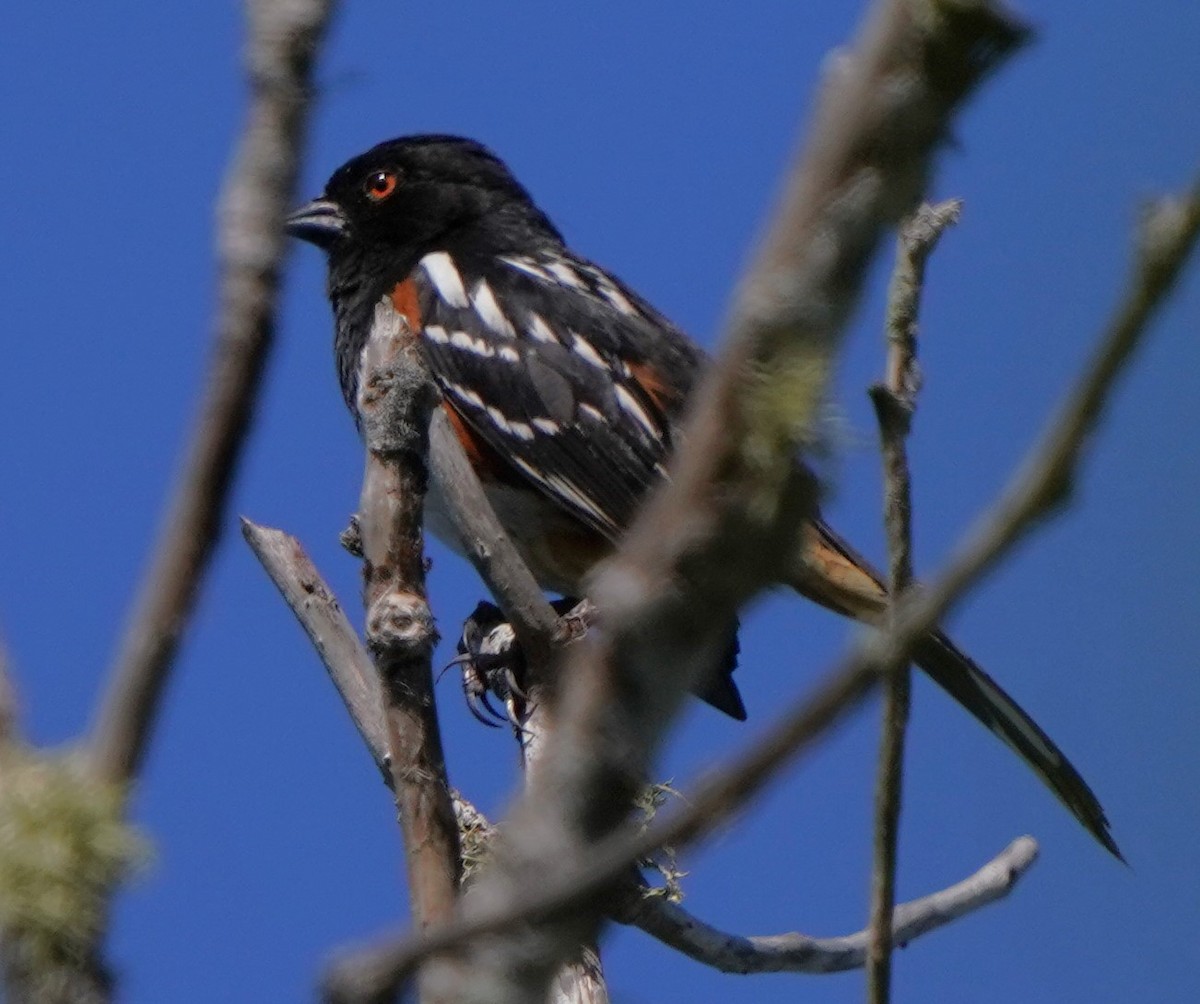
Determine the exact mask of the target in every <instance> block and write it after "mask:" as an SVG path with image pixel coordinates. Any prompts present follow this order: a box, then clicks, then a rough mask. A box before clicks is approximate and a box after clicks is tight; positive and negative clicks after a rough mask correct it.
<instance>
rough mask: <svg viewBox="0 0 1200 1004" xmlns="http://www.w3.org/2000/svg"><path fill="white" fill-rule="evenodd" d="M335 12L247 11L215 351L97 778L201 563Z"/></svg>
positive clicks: (145, 710) (220, 498)
mask: <svg viewBox="0 0 1200 1004" xmlns="http://www.w3.org/2000/svg"><path fill="white" fill-rule="evenodd" d="M333 7H334V3H333V0H250V2H249V4H248V9H249V14H250V41H249V45H248V47H247V55H246V61H247V63H248V66H249V73H250V84H251V90H252V93H251V101H250V108H249V112H248V114H247V120H246V125H245V127H244V130H243V134H242V138H241V140H240V143H239V146H238V149H237V152H236V153H235V154H234V157H233V161H232V163H231V165H230V167H229V173H228V176H227V178H226V181H225V187H224V191H223V193H222V196H221V203H220V207H219V209H218V214H217V215H218V245H219V247H220V278H219V289H218V294H217V297H218V305H217V316H216V321H215V330H216V338H215V344H214V346H213V355H212V362H211V364H210V367H211V368H210V370H209V375H208V382H207V385H206V388H205V390H204V395H203V399H202V400H201V403H200V407H199V410H198V413H197V416H196V420H195V425H194V426H193V429H192V438H191V442H190V443H189V444H188V446H187V448H186V450H185V451H184V455H183V458H182V468H181V473H180V475H179V481H178V483H177V485H176V487H175V494H174V498H173V499H172V501H171V503H170V506H169V508H168V510H167V515H166V518H165V519H164V521H163V524H162V529H161V530H160V532H159V538H158V544H157V546H156V550H155V553H154V556H153V558H152V559H151V563H150V568H149V570H148V571H147V573H146V575H145V577H144V578H143V580H142V585H141V588H140V590H139V593H138V599H137V601H136V603H135V605H134V607H133V610H132V613H131V616H130V619H129V624H128V627H127V628H126V631H125V634H124V636H123V638H122V640H121V644H120V648H119V650H118V653H117V656H116V658H115V659H114V661H113V666H112V669H111V672H110V674H109V680H108V683H107V687H106V690H105V693H104V696H103V698H102V699H101V703H100V707H99V711H98V713H97V716H96V720H95V723H94V725H93V732H92V739H91V747H92V760H93V764H94V767H95V769H96V772H97V773H98V774H99V775H100V776H101V777H103V778H104V779H105V780H108V781H113V782H127V781H129V780H130V779H132V778H133V777H134V776H135V775H136V774H137V772H138V768H139V767H140V765H141V762H142V759H143V758H144V757H145V754H146V749H147V747H148V746H149V743H150V738H151V732H152V729H153V725H154V720H155V717H156V715H157V712H158V708H159V705H160V702H161V699H162V696H163V692H164V688H165V686H166V682H167V677H168V675H169V673H170V669H171V665H172V663H173V662H174V659H175V654H176V652H177V650H178V648H179V640H180V638H181V636H182V634H183V631H184V628H185V626H186V624H187V621H188V618H189V617H190V616H191V613H192V609H193V607H194V605H195V601H196V597H197V595H198V593H199V589H200V583H201V580H202V579H203V576H204V573H205V571H206V570H207V568H208V565H209V562H210V561H211V559H212V555H213V552H214V550H215V548H216V543H217V539H218V537H219V535H220V531H221V528H222V523H223V520H224V515H225V508H226V503H227V501H228V498H229V493H230V489H231V487H232V484H233V478H234V474H235V473H236V470H237V464H238V461H239V459H240V457H241V452H242V446H243V444H244V443H245V441H246V437H247V434H248V432H249V429H250V423H251V419H252V417H253V411H254V403H255V400H256V397H257V394H258V388H259V386H260V384H261V383H262V375H263V372H264V369H265V367H266V362H267V356H268V353H269V350H270V347H271V343H272V341H273V337H274V330H275V301H276V296H277V293H278V289H279V276H280V266H281V264H282V261H283V254H284V249H285V245H284V234H283V218H284V215H285V213H286V212H287V210H288V208H289V206H290V204H291V202H292V201H293V197H294V189H295V186H296V178H297V175H298V173H299V162H300V151H301V149H302V147H303V145H304V138H305V135H306V133H307V128H308V119H309V108H310V104H311V100H310V95H311V91H312V71H313V66H314V65H315V62H316V56H317V52H318V50H319V48H320V43H321V41H322V40H323V38H324V35H325V29H326V27H327V25H328V23H329V19H330V15H331V12H332V10H333Z"/></svg>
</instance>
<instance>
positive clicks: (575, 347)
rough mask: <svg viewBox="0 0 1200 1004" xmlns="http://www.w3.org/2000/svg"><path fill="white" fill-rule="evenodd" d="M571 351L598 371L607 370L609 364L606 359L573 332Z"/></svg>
mask: <svg viewBox="0 0 1200 1004" xmlns="http://www.w3.org/2000/svg"><path fill="white" fill-rule="evenodd" d="M571 349H572V351H574V352H575V354H576V355H578V356H581V357H583V359H584V360H585V361H586V362H589V363H591V364H592V365H593V366H595V367H596V368H597V369H601V370H607V369H608V363H606V362H605V361H604V357H603V356H601V355H600V353H599V352H597V351H596V350H595V349H594V348H592V343H591V342H589V341H588V340H587V339H586V338H584V337H583V336H582V335H579V334H576V333H575V332H574V331H572V332H571Z"/></svg>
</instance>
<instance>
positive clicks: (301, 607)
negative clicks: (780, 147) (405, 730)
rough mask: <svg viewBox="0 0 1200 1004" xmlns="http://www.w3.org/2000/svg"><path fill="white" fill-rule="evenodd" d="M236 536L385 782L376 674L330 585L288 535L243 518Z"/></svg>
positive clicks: (385, 758)
mask: <svg viewBox="0 0 1200 1004" xmlns="http://www.w3.org/2000/svg"><path fill="white" fill-rule="evenodd" d="M242 536H243V537H245V538H246V543H247V544H249V545H250V549H251V550H252V551H254V554H255V556H256V557H257V558H258V560H259V561H260V562H261V563H262V566H263V568H264V569H265V570H266V573H267V574H268V575H269V576H270V577H271V581H272V582H274V583H275V586H276V588H278V590H279V592H280V593H281V594H282V595H283V598H284V600H285V601H286V602H287V605H288V606H289V607H290V608H291V610H292V613H294V614H295V615H296V619H297V620H298V621H299V622H300V626H301V627H303V628H304V631H305V633H306V634H307V635H308V637H309V640H310V641H311V642H312V644H313V648H314V649H316V652H317V655H318V656H320V658H321V662H322V663H324V665H325V668H326V669H327V670H328V671H329V678H330V679H331V680H332V681H333V685H334V686H335V687H336V688H337V691H338V693H339V694H340V695H341V698H342V701H343V703H344V704H345V705H346V710H347V711H348V712H349V713H350V720H351V721H352V722H354V727H355V728H356V729H357V730H358V734H359V735H360V736H361V737H362V740H363V742H364V743H366V745H367V750H368V751H369V752H370V754H371V758H372V759H373V760H374V761H375V764H376V766H378V767H379V770H380V772H381V773H382V774H383V777H384V780H385V781H386V783H387V784H389V785H390V784H391V783H392V776H391V772H390V771H389V769H388V752H387V733H386V731H385V729H384V724H383V714H382V708H383V697H382V695H381V693H380V688H379V677H378V676H377V675H376V673H375V664H374V663H373V662H372V661H371V655H370V653H369V652H368V651H367V650H366V648H365V647H364V646H363V643H362V642H361V641H360V640H359V637H358V633H357V632H356V631H355V630H354V628H353V627H352V626H351V624H350V621H349V620H348V619H347V618H346V614H345V612H344V611H343V610H342V606H341V604H340V603H338V601H337V597H335V596H334V595H333V590H332V589H330V588H329V585H328V584H327V583H326V582H325V580H324V579H323V578H322V577H321V573H320V572H318V571H317V568H316V566H315V565H314V564H313V563H312V559H311V558H309V556H308V554H307V553H306V552H305V550H304V547H303V545H302V544H301V543H300V541H298V540H297V539H296V538H295V537H293V536H292V535H291V534H289V533H284V532H283V531H282V530H274V529H272V528H271V527H267V526H259V525H258V524H257V523H253V522H251V521H250V520H248V519H246V518H245V517H243V518H242Z"/></svg>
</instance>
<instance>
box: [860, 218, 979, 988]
mask: <svg viewBox="0 0 1200 1004" xmlns="http://www.w3.org/2000/svg"><path fill="white" fill-rule="evenodd" d="M961 208H962V204H961V203H960V202H959V201H957V200H952V201H950V202H944V203H942V204H941V205H939V206H930V205H928V204H923V205H922V206H921V207H920V208H919V209H917V211H916V212H915V213H913V215H912V216H910V217H909V218H908V219H907V220H905V221H904V224H903V225H902V226H901V228H900V233H899V235H898V237H897V240H896V264H895V266H894V268H893V270H892V281H891V286H890V288H889V290H888V305H887V318H886V322H885V327H886V342H887V350H888V351H887V367H886V376H885V378H884V382H883V383H880V384H876V385H875V386H873V387H872V388H871V400H872V401H873V402H874V405H875V412H876V415H877V416H878V419H879V436H880V444H881V453H882V457H883V483H884V490H883V511H884V523H885V525H886V529H887V539H888V558H889V560H888V596H889V603H888V607H889V616H890V615H891V614H892V612H894V610H895V608H896V604H897V603H898V602H900V600H901V599H902V598H903V596H904V593H905V591H906V590H907V589H908V588H909V586H910V585H911V584H912V581H913V562H912V486H911V482H910V477H909V467H908V447H907V439H908V434H909V430H910V428H911V425H912V415H913V412H914V411H915V410H916V395H917V388H918V383H919V374H918V369H917V313H918V308H919V306H920V299H921V289H922V286H923V284H924V280H925V262H926V261H927V260H928V258H929V255H930V254H932V253H933V249H934V247H936V246H937V242H938V239H939V238H940V237H941V235H942V232H943V231H944V230H945V229H946V227H948V226H949V225H950V224H952V223H954V222H956V221H957V220H958V214H959V212H960V210H961ZM911 682H912V680H911V669H910V666H909V663H908V661H907V660H904V661H901V662H898V663H896V665H894V666H890V667H888V673H887V677H886V679H885V680H884V688H883V724H882V727H881V730H880V736H879V767H878V772H877V775H876V777H877V779H876V786H875V841H874V860H873V863H872V866H871V907H870V922H869V925H868V927H869V930H870V932H871V939H870V946H869V949H868V952H867V958H868V963H867V1000H868V1001H870V1004H887V1002H888V1000H889V999H890V996H891V979H892V913H893V907H894V904H895V902H896V846H897V841H898V839H899V829H900V805H901V788H902V784H903V770H904V738H905V731H906V729H907V727H908V711H909V701H910V687H911Z"/></svg>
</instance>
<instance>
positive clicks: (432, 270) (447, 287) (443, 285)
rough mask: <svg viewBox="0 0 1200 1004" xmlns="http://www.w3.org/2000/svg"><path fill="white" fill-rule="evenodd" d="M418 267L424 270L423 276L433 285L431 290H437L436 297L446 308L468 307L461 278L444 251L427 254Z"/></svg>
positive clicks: (468, 302)
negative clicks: (439, 298) (427, 277)
mask: <svg viewBox="0 0 1200 1004" xmlns="http://www.w3.org/2000/svg"><path fill="white" fill-rule="evenodd" d="M420 265H421V268H423V269H424V270H425V274H426V275H427V276H429V281H430V282H432V283H433V288H434V289H436V290H437V294H438V296H440V297H441V298H442V300H443V301H444V302H445V303H446V304H447V305H448V306H451V307H459V308H462V307H466V306H469V304H470V301H469V300H468V299H467V291H466V289H464V288H463V281H462V276H461V275H459V274H458V268H457V267H456V266H455V264H454V259H453V258H451V257H450V256H449V255H448V254H447V253H446V252H445V251H433V252H431V253H430V254H427V255H426V256H425V257H424V258H422V259H421V261H420Z"/></svg>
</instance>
